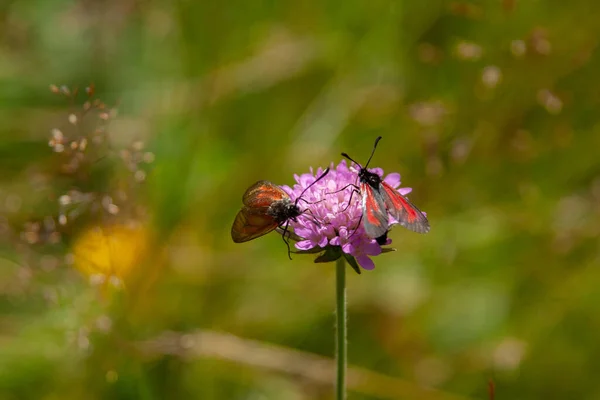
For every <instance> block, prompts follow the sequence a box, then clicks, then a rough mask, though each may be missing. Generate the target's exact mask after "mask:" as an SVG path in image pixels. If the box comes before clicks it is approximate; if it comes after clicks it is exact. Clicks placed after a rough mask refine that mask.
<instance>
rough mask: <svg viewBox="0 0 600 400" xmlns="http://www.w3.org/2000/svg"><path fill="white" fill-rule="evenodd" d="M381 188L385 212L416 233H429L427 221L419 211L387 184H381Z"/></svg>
mask: <svg viewBox="0 0 600 400" xmlns="http://www.w3.org/2000/svg"><path fill="white" fill-rule="evenodd" d="M381 188H382V195H383V199H384V201H385V206H386V207H387V211H388V212H389V213H390V214H391V215H392V216H393V217H394V218H396V220H397V221H398V223H399V224H400V225H402V226H403V227H405V228H406V229H409V230H411V231H413V232H417V233H427V232H429V229H430V227H429V221H428V220H427V217H426V216H425V214H423V213H422V212H421V210H419V209H418V208H417V207H416V206H415V205H414V204H413V203H411V202H410V201H409V200H408V199H407V198H406V197H404V196H402V195H401V194H400V193H398V191H397V190H395V189H394V188H393V187H391V186H390V185H388V184H387V183H385V182H381Z"/></svg>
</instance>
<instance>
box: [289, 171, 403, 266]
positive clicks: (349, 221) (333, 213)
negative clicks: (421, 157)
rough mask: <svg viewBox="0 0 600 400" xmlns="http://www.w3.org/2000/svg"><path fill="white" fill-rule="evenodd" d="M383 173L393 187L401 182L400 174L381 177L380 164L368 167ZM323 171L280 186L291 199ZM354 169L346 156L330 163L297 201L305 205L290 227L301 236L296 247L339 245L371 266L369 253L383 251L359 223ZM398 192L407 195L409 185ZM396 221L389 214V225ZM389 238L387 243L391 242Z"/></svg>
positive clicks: (296, 196)
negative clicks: (335, 163) (291, 183)
mask: <svg viewBox="0 0 600 400" xmlns="http://www.w3.org/2000/svg"><path fill="white" fill-rule="evenodd" d="M369 171H371V172H374V173H376V174H377V175H379V176H380V177H382V179H383V181H385V182H386V183H387V184H389V185H390V186H391V187H393V188H394V189H397V188H398V186H400V174H398V173H391V174H388V175H386V176H385V177H384V174H383V170H382V169H381V168H373V169H369ZM322 173H323V170H322V169H321V168H319V169H318V170H317V171H316V174H313V171H312V168H311V172H310V173H306V174H302V175H295V176H294V178H295V179H296V182H297V183H296V184H295V185H294V186H293V188H290V187H288V186H282V189H283V190H285V191H286V192H287V193H288V194H289V195H290V198H291V199H292V200H294V201H295V200H296V199H297V198H298V196H300V195H301V194H302V192H303V191H304V190H305V189H306V188H307V187H309V185H311V184H312V183H314V182H315V180H316V179H317V177H318V176H320V175H321V174H322ZM357 177H358V175H357V170H356V168H354V167H351V168H349V167H348V165H347V164H346V161H345V160H342V161H341V162H340V163H339V164H338V165H337V166H335V167H334V165H333V163H332V165H331V169H330V171H329V173H328V174H327V175H326V176H325V177H324V178H323V179H321V180H320V181H319V182H317V183H315V184H314V185H312V186H310V188H309V189H308V190H306V192H304V194H302V197H301V199H300V200H299V202H298V205H299V206H300V207H301V208H306V209H307V210H306V212H304V213H303V214H302V215H301V216H299V217H298V218H297V219H296V221H290V227H292V228H293V229H294V233H295V234H296V235H297V236H299V237H300V238H301V240H299V241H298V242H297V243H296V248H297V249H299V250H301V251H309V250H318V249H323V250H327V249H329V248H332V247H336V248H338V249H341V252H342V253H343V255H344V256H346V258H347V259H348V256H350V257H352V258H354V259H356V261H357V262H358V265H360V266H361V267H362V268H364V269H367V270H370V269H373V268H375V264H374V262H373V260H371V258H370V257H371V256H377V255H379V254H381V253H382V252H383V251H385V250H387V251H389V249H382V248H381V246H380V245H379V244H378V243H377V241H376V240H375V239H371V238H370V237H368V236H367V235H366V233H365V231H364V228H363V226H362V223H361V215H362V205H361V196H360V194H358V193H356V189H355V186H353V185H356V183H357ZM397 190H398V191H399V193H400V194H402V195H406V194H408V193H410V191H411V190H412V189H410V188H401V189H397ZM395 223H397V221H395V220H394V219H393V218H391V217H390V225H392V224H395ZM391 243H392V241H391V239H388V240H387V242H386V243H385V244H386V245H387V244H391Z"/></svg>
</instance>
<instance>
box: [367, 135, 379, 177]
mask: <svg viewBox="0 0 600 400" xmlns="http://www.w3.org/2000/svg"><path fill="white" fill-rule="evenodd" d="M380 140H381V136H377V139H375V144H374V145H373V151H371V157H369V159H368V160H367V163H366V164H365V169H366V168H367V167H368V166H369V163H370V162H371V158H373V155H374V154H375V149H377V143H379V141H380Z"/></svg>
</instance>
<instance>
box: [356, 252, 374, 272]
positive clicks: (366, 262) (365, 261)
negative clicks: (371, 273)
mask: <svg viewBox="0 0 600 400" xmlns="http://www.w3.org/2000/svg"><path fill="white" fill-rule="evenodd" d="M355 258H356V261H357V262H358V265H360V266H361V267H362V268H363V269H366V270H372V269H375V263H374V262H373V260H371V259H370V258H369V256H365V255H362V256H356V257H355Z"/></svg>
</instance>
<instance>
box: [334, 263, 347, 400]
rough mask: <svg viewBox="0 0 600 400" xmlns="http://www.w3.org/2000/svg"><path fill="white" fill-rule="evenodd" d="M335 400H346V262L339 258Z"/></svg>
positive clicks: (337, 273)
mask: <svg viewBox="0 0 600 400" xmlns="http://www.w3.org/2000/svg"><path fill="white" fill-rule="evenodd" d="M335 287H336V311H335V318H336V332H335V344H336V365H337V379H336V397H335V398H336V400H345V399H346V353H347V351H346V262H345V260H344V257H340V258H338V259H337V262H336V285H335Z"/></svg>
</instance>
